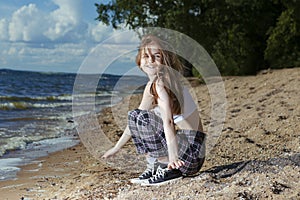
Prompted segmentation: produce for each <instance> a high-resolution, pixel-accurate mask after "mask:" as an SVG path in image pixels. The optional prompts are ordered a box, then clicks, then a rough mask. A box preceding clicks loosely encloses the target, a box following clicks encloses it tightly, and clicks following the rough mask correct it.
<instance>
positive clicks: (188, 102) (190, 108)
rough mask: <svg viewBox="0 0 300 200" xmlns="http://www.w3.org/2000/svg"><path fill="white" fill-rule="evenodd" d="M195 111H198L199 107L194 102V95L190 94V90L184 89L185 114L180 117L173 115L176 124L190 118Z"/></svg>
mask: <svg viewBox="0 0 300 200" xmlns="http://www.w3.org/2000/svg"><path fill="white" fill-rule="evenodd" d="M195 110H197V106H196V104H195V102H194V100H193V97H192V95H191V94H190V92H189V90H188V88H186V87H184V88H183V112H182V113H181V114H180V115H173V119H174V123H175V124H176V123H178V122H180V121H182V120H184V119H186V118H187V117H188V116H190V115H191V114H192V113H193V112H194V111H195Z"/></svg>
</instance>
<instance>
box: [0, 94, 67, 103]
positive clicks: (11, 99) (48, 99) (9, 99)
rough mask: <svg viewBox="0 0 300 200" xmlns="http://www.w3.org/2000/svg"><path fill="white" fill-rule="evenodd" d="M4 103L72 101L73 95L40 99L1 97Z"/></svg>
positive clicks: (39, 97) (40, 97) (41, 97)
mask: <svg viewBox="0 0 300 200" xmlns="http://www.w3.org/2000/svg"><path fill="white" fill-rule="evenodd" d="M0 100H3V101H15V102H16V101H32V102H34V101H72V95H70V94H63V95H59V96H38V97H19V96H0Z"/></svg>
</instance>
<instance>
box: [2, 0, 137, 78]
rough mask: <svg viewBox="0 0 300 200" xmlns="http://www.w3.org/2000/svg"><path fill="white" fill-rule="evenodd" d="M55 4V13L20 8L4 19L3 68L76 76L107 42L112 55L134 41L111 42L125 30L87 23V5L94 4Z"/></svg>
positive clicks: (62, 0)
mask: <svg viewBox="0 0 300 200" xmlns="http://www.w3.org/2000/svg"><path fill="white" fill-rule="evenodd" d="M52 2H53V3H54V4H55V5H56V7H54V6H52V10H49V9H48V10H47V9H45V7H43V6H41V4H38V3H37V4H34V3H31V4H28V5H23V6H22V7H19V8H16V9H15V10H13V11H12V12H11V14H10V16H9V15H6V18H3V19H0V33H1V34H0V42H1V50H0V68H3V67H4V68H6V67H20V69H21V68H23V67H24V69H25V68H27V69H28V70H29V68H30V69H33V68H35V69H37V68H38V70H42V68H43V69H44V71H52V70H53V71H73V72H76V71H77V70H76V69H78V67H79V66H80V64H81V62H82V61H83V60H84V59H85V57H86V56H87V55H88V53H89V52H90V50H91V48H93V47H95V45H97V44H100V43H101V42H103V41H104V40H106V39H108V41H109V43H107V45H108V46H110V49H108V51H109V52H111V51H115V50H116V48H118V47H117V46H114V45H113V44H115V43H119V42H120V43H126V42H127V43H128V42H130V41H132V38H131V37H130V36H131V35H128V36H125V37H124V35H120V37H113V38H112V39H109V38H110V36H112V35H115V34H118V33H120V32H122V30H121V31H119V30H118V31H116V30H113V28H112V27H107V26H105V25H104V24H102V23H101V22H97V21H95V20H94V19H91V20H90V21H88V22H86V21H84V20H86V19H84V16H82V15H84V14H85V12H89V10H82V9H84V6H83V5H84V4H85V3H90V4H93V2H90V1H89V2H85V1H83V0H52ZM38 5H40V7H39V6H38ZM93 11H95V10H93ZM95 14H96V13H95ZM124 30H125V29H124ZM109 52H106V53H109ZM98 63H99V60H98Z"/></svg>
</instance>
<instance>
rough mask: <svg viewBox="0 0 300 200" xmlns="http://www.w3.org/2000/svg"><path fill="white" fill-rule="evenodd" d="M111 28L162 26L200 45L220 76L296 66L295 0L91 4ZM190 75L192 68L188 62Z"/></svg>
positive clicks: (120, 0)
mask: <svg viewBox="0 0 300 200" xmlns="http://www.w3.org/2000/svg"><path fill="white" fill-rule="evenodd" d="M95 5H96V7H97V12H98V14H99V15H98V17H97V20H100V21H102V22H103V23H105V24H107V25H112V26H113V27H114V28H119V27H121V26H124V25H125V26H127V27H129V28H131V29H135V28H139V27H149V26H155V27H163V28H169V29H173V30H177V31H179V32H182V33H184V34H186V35H188V36H190V37H191V38H193V39H194V40H196V41H197V42H198V43H199V44H201V45H202V46H203V47H204V48H205V49H206V50H207V51H208V53H209V54H210V55H211V56H212V58H213V59H214V61H215V63H216V64H217V66H218V68H219V70H220V71H221V73H222V74H224V75H225V74H226V75H247V74H255V73H256V72H257V71H259V70H261V69H265V68H282V67H293V66H299V62H300V61H299V57H300V56H299V41H300V40H299V14H297V13H300V3H299V0H268V1H264V0H189V1H184V0H165V1H157V0H148V1H133V0H114V1H112V2H110V3H108V4H95ZM189 70H190V72H189V73H186V74H194V75H196V76H197V74H196V73H195V70H193V67H192V66H191V65H190V66H189Z"/></svg>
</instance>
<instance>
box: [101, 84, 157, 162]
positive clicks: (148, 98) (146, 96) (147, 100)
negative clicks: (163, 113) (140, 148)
mask: <svg viewBox="0 0 300 200" xmlns="http://www.w3.org/2000/svg"><path fill="white" fill-rule="evenodd" d="M150 86H151V83H148V84H147V85H146V87H145V90H144V93H143V97H142V101H141V103H140V106H139V109H141V110H149V109H150V108H151V107H152V101H153V97H152V95H151V94H150ZM130 138H131V134H130V130H129V128H128V126H126V128H125V130H124V132H123V134H122V136H121V137H120V139H119V140H118V142H117V143H116V145H115V146H114V147H112V148H111V149H109V150H108V151H106V152H105V153H104V155H103V156H102V158H104V159H106V158H109V157H111V156H114V155H115V154H116V153H118V152H119V151H120V149H121V148H122V147H123V146H124V145H125V144H126V143H127V142H128V141H129V139H130Z"/></svg>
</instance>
